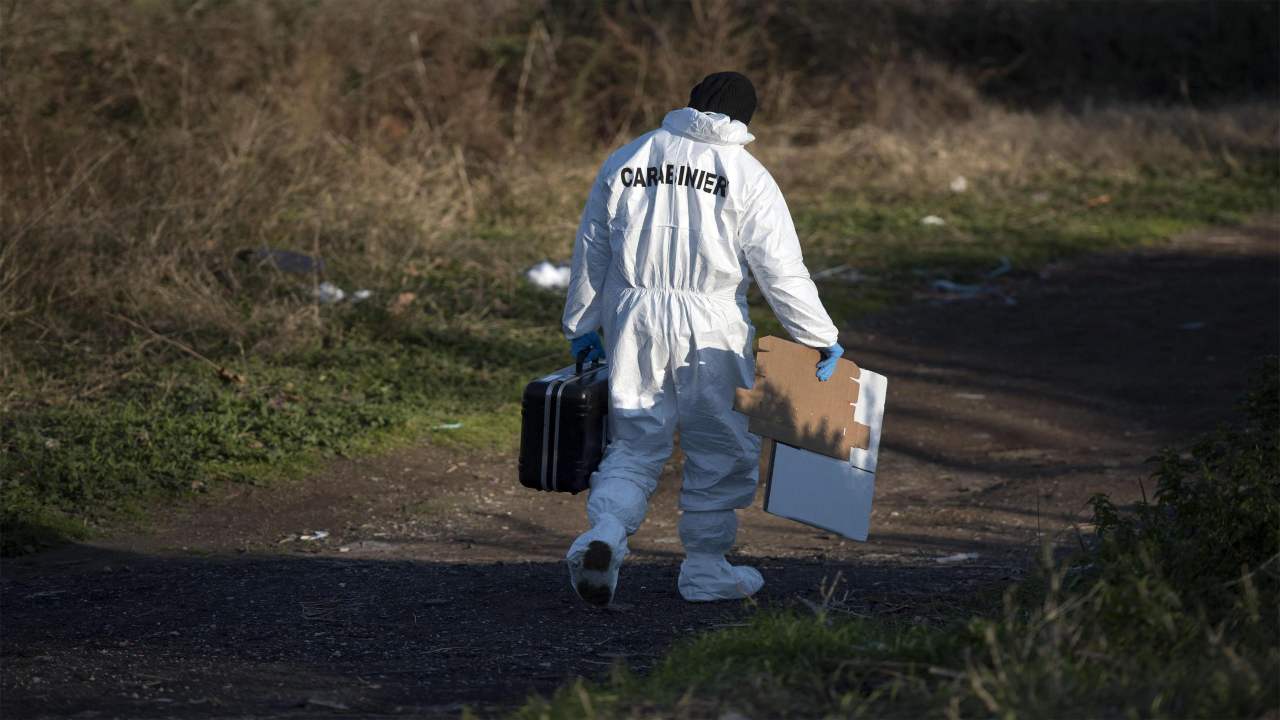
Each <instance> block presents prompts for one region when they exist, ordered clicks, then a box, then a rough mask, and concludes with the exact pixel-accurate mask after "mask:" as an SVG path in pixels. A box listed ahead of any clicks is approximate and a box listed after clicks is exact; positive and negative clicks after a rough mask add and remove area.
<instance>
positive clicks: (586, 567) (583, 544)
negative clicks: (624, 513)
mask: <svg viewBox="0 0 1280 720" xmlns="http://www.w3.org/2000/svg"><path fill="white" fill-rule="evenodd" d="M594 543H603V545H604V546H605V548H607V551H608V552H607V554H606V555H604V556H602V555H601V554H600V553H599V552H596V551H593V549H592V545H593V544H594ZM603 549H604V548H599V546H597V548H596V550H597V551H598V550H603ZM626 557H627V531H626V528H624V527H623V526H622V523H621V522H620V521H619V520H618V519H617V518H616V517H614V516H612V515H607V514H606V515H601V516H600V517H599V518H598V521H597V522H596V524H595V526H594V527H592V528H591V529H590V530H588V531H586V532H584V533H582V534H581V535H579V536H578V539H577V540H574V541H573V544H572V545H570V546H569V552H568V553H567V554H566V555H565V563H566V564H567V565H568V566H569V585H570V586H572V587H573V590H574V592H576V593H578V595H579V597H581V598H582V599H583V600H585V601H586V602H588V603H591V604H592V605H600V606H604V605H608V604H609V603H610V602H612V601H613V594H614V592H616V591H617V589H618V572H619V570H620V569H621V568H622V561H623V560H624V559H625V558H626ZM602 560H603V561H602ZM606 591H607V592H606Z"/></svg>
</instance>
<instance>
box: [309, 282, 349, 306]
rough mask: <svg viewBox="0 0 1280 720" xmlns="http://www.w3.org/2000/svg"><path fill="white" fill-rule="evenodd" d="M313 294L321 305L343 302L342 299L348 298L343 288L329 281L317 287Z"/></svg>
mask: <svg viewBox="0 0 1280 720" xmlns="http://www.w3.org/2000/svg"><path fill="white" fill-rule="evenodd" d="M311 294H312V295H314V296H315V299H316V302H318V303H320V304H321V305H332V304H333V303H339V302H342V299H343V298H345V297H346V296H347V293H346V292H345V291H344V290H343V289H342V288H340V287H338V286H337V285H334V284H333V283H331V282H327V281H326V282H322V283H320V284H319V285H317V286H316V289H315V290H313V291H312V293H311Z"/></svg>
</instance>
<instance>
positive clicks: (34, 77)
mask: <svg viewBox="0 0 1280 720" xmlns="http://www.w3.org/2000/svg"><path fill="white" fill-rule="evenodd" d="M672 7H673V9H669V10H667V11H664V12H665V14H663V15H660V16H658V17H638V16H635V15H634V14H627V13H623V12H611V11H610V10H608V9H604V10H601V9H599V8H592V9H590V10H589V11H584V12H575V11H571V10H547V9H538V8H536V7H531V6H529V5H527V4H523V3H510V4H502V3H498V4H497V5H496V6H495V7H493V8H487V9H486V8H476V7H474V4H472V3H456V4H455V5H451V6H449V7H448V8H443V7H441V6H425V7H424V6H420V5H417V4H414V3H400V2H386V3H379V4H376V5H372V6H370V7H369V8H364V9H357V8H355V7H354V6H353V5H350V4H348V3H341V2H322V3H314V4H297V3H287V2H280V3H236V2H231V3H209V4H201V3H196V4H192V5H190V6H188V5H184V4H182V3H174V4H163V3H146V2H136V3H123V4H122V3H108V2H90V3H85V2H50V3H15V4H13V5H12V6H11V7H9V8H6V9H5V10H3V11H0V22H2V23H3V24H4V32H3V33H0V111H2V113H0V117H3V118H4V121H3V122H0V187H3V189H4V203H3V204H0V223H2V224H3V228H4V232H3V237H4V244H3V245H0V383H2V384H0V411H2V412H3V416H2V417H0V483H2V484H0V537H2V544H3V548H2V549H3V551H4V552H5V553H11V552H22V551H28V550H30V549H32V548H35V547H38V546H39V545H40V544H42V543H44V542H49V541H54V540H57V539H59V538H66V537H76V536H82V535H84V534H85V533H87V532H90V531H92V529H93V528H94V527H95V526H97V525H98V524H99V523H101V522H102V521H103V520H104V519H107V518H110V517H112V516H113V515H115V514H117V513H119V512H120V511H122V510H129V509H131V508H133V509H138V508H145V506H146V504H147V503H149V502H151V501H152V500H153V499H156V498H162V497H173V496H182V495H184V494H187V493H190V492H193V491H195V490H199V489H208V488H212V487H216V485H217V484H218V483H220V482H224V481H232V482H261V481H266V480H269V479H271V478H272V477H275V476H280V475H288V474H294V475H296V474H298V473H300V472H303V471H305V469H306V468H307V467H310V466H311V465H312V464H313V463H314V462H316V461H318V460H320V459H322V458H323V457H325V456H327V455H330V454H333V453H352V452H362V451H368V450H371V449H373V448H375V447H379V446H385V445H387V444H388V443H394V442H409V441H418V440H420V439H421V438H422V437H423V436H424V434H425V435H429V437H430V438H431V441H433V442H444V443H456V444H460V445H462V446H464V447H467V448H473V449H480V450H491V449H497V450H501V451H508V450H510V448H511V446H512V443H513V440H514V436H515V432H514V431H515V429H516V425H517V422H518V406H517V400H518V397H519V390H520V388H521V386H522V384H523V383H524V382H525V381H527V380H528V379H529V378H530V377H533V376H534V375H535V374H537V373H540V372H543V371H545V370H546V369H548V368H550V367H553V366H555V365H557V364H558V363H560V362H563V361H566V360H567V353H566V352H565V350H564V344H563V342H562V340H561V339H560V338H559V337H558V334H557V331H556V323H557V316H558V311H559V303H560V300H559V298H558V297H556V296H555V295H554V294H550V293H544V292H541V291H539V290H537V289H536V288H533V287H531V286H530V285H528V284H527V283H526V282H524V281H523V279H522V278H521V272H522V271H523V270H524V269H525V268H527V267H529V266H530V265H532V264H533V263H535V262H537V261H539V260H542V259H544V258H552V259H565V258H567V256H568V253H569V249H570V246H571V242H572V232H573V228H574V227H575V226H576V220H577V215H578V212H579V211H580V203H581V202H582V199H583V197H584V195H585V188H586V187H587V183H588V182H589V179H590V177H591V175H592V173H593V172H594V169H595V167H596V166H597V164H598V163H599V162H600V160H601V159H602V156H603V153H604V152H605V151H606V150H607V149H608V148H609V147H612V146H613V145H616V144H617V143H618V142H619V141H621V140H623V139H625V138H627V137H629V136H630V135H632V134H635V133H638V132H641V131H643V130H645V129H647V128H649V127H652V126H653V125H654V124H655V123H656V122H658V121H659V120H660V118H661V115H662V113H663V112H664V111H665V110H667V109H669V108H670V107H672V106H676V105H679V104H681V100H682V98H683V97H684V94H685V93H686V92H687V87H688V85H689V84H690V83H691V82H692V81H694V80H696V79H697V78H698V77H700V76H701V75H702V74H703V73H705V72H707V71H710V70H715V69H721V68H722V67H739V68H745V69H746V70H748V71H750V72H751V73H752V74H753V75H754V76H755V78H756V81H757V84H758V85H759V86H760V88H761V95H762V98H763V106H762V108H761V110H760V113H759V120H758V121H757V122H756V123H753V131H755V132H756V134H757V135H758V136H759V138H760V140H759V141H758V143H757V144H756V145H754V146H753V150H754V151H755V152H757V153H758V154H759V155H760V156H761V158H762V159H763V160H764V161H765V163H766V165H768V166H769V167H770V168H772V169H773V171H774V174H775V175H776V176H777V178H778V179H779V182H780V183H781V185H782V186H783V189H784V191H786V192H787V194H788V199H789V202H790V204H791V206H792V208H793V211H794V213H795V216H796V221H797V226H798V228H799V230H800V232H801V234H802V236H803V240H804V242H805V245H806V250H807V252H808V255H809V258H810V265H811V268H812V269H814V270H820V269H823V268H827V267H833V266H839V265H846V264H847V265H850V266H853V267H856V268H857V269H858V270H860V271H861V272H863V273H864V274H866V275H867V276H868V277H869V278H870V280H869V281H867V282H864V283H860V284H856V285H848V284H844V283H840V282H830V283H825V284H824V286H823V292H824V297H825V298H826V300H827V302H828V303H829V304H830V305H831V307H832V308H833V313H834V314H835V315H836V316H837V317H838V318H839V319H841V320H846V321H847V320H851V319H853V318H854V317H856V316H857V315H858V314H859V313H862V312H866V311H868V310H872V309H874V308H876V307H882V306H883V305H885V304H886V303H893V302H898V301H900V300H901V299H903V298H905V297H908V296H909V295H910V294H911V293H912V292H913V291H915V290H917V289H920V288H922V287H923V286H924V285H925V284H926V283H927V281H928V280H929V279H930V278H934V277H950V278H952V279H955V280H959V281H964V280H970V279H975V278H977V277H978V275H979V273H980V272H981V271H983V270H986V269H989V268H990V267H993V266H994V265H995V264H996V262H997V260H998V258H1000V257H1002V256H1004V257H1008V258H1009V259H1010V260H1011V261H1012V262H1013V264H1014V267H1015V269H1016V271H1018V272H1021V271H1027V270H1033V269H1035V268H1036V267H1037V266H1038V265H1040V264H1042V263H1044V262H1046V261H1049V260H1052V259H1054V258H1059V257H1064V256H1069V255H1072V254H1075V253H1080V252H1087V251H1098V250H1107V249H1113V248H1122V247H1132V246H1134V245H1139V244H1144V243H1158V242H1160V241H1161V239H1163V238H1166V237H1168V236H1169V235H1171V234H1173V233H1176V232H1178V231H1180V230H1183V229H1186V228H1188V227H1192V226H1196V225H1202V224H1211V223H1231V222H1235V221H1237V220H1239V219H1241V218H1243V217H1245V216H1247V215H1249V214H1251V213H1254V212H1257V211H1260V210H1263V209H1267V208H1270V207H1274V206H1275V204H1276V198H1277V191H1276V180H1277V177H1280V172H1278V171H1277V163H1276V160H1275V138H1276V131H1275V125H1276V121H1275V117H1274V113H1273V112H1272V110H1273V108H1271V106H1270V105H1266V104H1257V103H1250V102H1248V101H1242V102H1235V103H1230V104H1224V105H1222V106H1220V107H1218V108H1217V109H1205V110H1197V109H1195V108H1194V107H1193V106H1192V105H1191V104H1190V98H1182V99H1181V100H1178V101H1177V102H1174V103H1173V104H1171V105H1170V104H1168V103H1166V104H1165V105H1163V106H1161V107H1156V106H1148V105H1143V104H1140V103H1138V102H1137V101H1134V100H1132V99H1126V98H1125V97H1124V96H1123V95H1122V96H1121V97H1119V99H1117V100H1116V102H1114V103H1112V104H1110V105H1109V106H1108V107H1107V108H1105V109H1099V110H1083V109H1082V110H1075V111H1071V112H1068V111H1065V110H1062V109H1055V108H1054V107H1052V106H1044V105H1042V106H1038V109H1035V110H1018V109H1011V107H1012V106H1011V105H1010V104H1008V103H1006V102H1001V101H994V100H991V99H989V98H987V97H986V96H985V95H984V94H983V93H984V91H987V90H991V91H992V92H995V91H996V90H998V89H999V88H998V87H996V86H991V87H987V86H984V85H983V83H984V82H988V83H989V82H991V81H988V80H983V78H984V77H988V76H989V74H984V72H978V71H977V70H966V69H965V67H964V65H963V63H962V62H960V60H963V58H960V60H957V59H956V58H957V57H959V56H958V55H956V53H961V52H962V50H963V48H960V49H956V48H952V50H953V55H954V56H955V57H952V58H950V60H949V61H948V62H951V63H953V64H948V63H947V62H943V61H942V60H934V59H930V58H929V57H928V56H927V55H924V54H921V52H920V49H919V48H915V47H912V46H911V45H910V43H909V42H907V41H906V40H904V44H902V45H901V46H894V47H886V46H885V45H884V44H883V43H871V42H867V40H868V38H873V37H877V36H878V35H881V36H882V35H886V34H892V33H894V32H897V31H898V30H900V29H901V28H898V27H897V25H895V23H896V24H901V23H910V22H924V20H928V18H925V19H924V20H921V19H919V18H916V19H914V20H913V19H912V18H910V17H899V16H898V15H896V14H895V13H889V12H886V13H881V14H880V15H879V16H877V17H875V18H870V17H866V16H864V17H861V18H860V22H859V23H858V24H857V27H858V28H859V29H858V30H857V31H854V30H850V31H849V32H850V33H853V34H851V35H849V36H848V37H844V36H840V35H835V36H833V35H831V33H830V31H829V30H828V29H827V28H828V27H832V26H831V25H827V24H813V23H807V22H804V17H805V16H804V13H806V12H810V11H812V12H818V10H813V9H810V10H805V9H799V10H797V11H796V12H797V13H799V14H797V15H786V14H779V13H773V14H770V12H769V11H767V9H761V10H760V11H759V12H760V13H761V15H760V16H759V17H756V16H754V15H753V16H752V17H749V18H748V17H744V16H741V14H740V13H738V12H736V11H735V10H734V6H733V5H732V4H731V3H707V4H700V5H698V6H697V8H696V9H695V10H693V11H691V10H689V9H688V8H677V7H675V6H672ZM828 11H830V8H827V9H826V10H822V12H823V13H826V12H828ZM965 12H969V11H968V10H966V11H965ZM1026 12H1039V10H1038V9H1035V10H1027V11H1026ZM1240 12H1244V11H1243V10H1232V11H1231V12H1230V13H1227V15H1230V14H1231V13H1240ZM1250 12H1252V11H1250ZM873 14H874V13H873ZM1246 14H1247V13H1246ZM935 19H936V18H935ZM1052 26H1053V27H1063V25H1062V24H1061V23H1056V24H1053V25H1052ZM850 27H853V26H852V25H850ZM929 27H933V26H932V25H930V26H929ZM975 27H977V25H975ZM857 33H865V35H858V34H857ZM877 34H878V35H877ZM766 36H767V37H770V38H774V39H775V40H776V39H777V38H780V37H789V38H790V41H788V42H784V43H777V42H767V43H766V42H756V41H757V40H761V39H762V38H764V37H766ZM708 37H713V38H719V39H718V40H716V41H715V42H714V43H712V46H713V47H711V49H710V50H708V49H707V47H708V45H707V42H706V38H708ZM904 37H906V36H904ZM730 39H732V40H733V42H730V41H729V40H730ZM917 40H918V37H917ZM926 40H927V38H926ZM655 44H657V45H661V46H662V47H664V48H666V50H670V52H668V51H666V50H664V51H663V52H660V53H655V52H654V51H653V48H654V47H655ZM694 47H696V48H699V51H698V52H687V51H686V50H687V49H689V48H694ZM795 47H808V48H817V49H819V50H820V51H821V52H822V53H824V54H829V55H830V56H831V58H832V59H835V58H839V59H841V60H842V62H845V63H846V67H845V70H843V71H841V72H840V73H838V74H826V75H824V74H813V73H808V72H807V71H806V72H804V73H802V72H801V70H802V69H803V68H805V67H808V65H806V63H808V62H809V60H808V59H806V58H809V55H808V54H806V55H804V56H803V57H802V56H797V55H795V54H794V52H793V51H792V50H791V48H795ZM606 49H607V52H606ZM1238 54H1239V53H1236V55H1238ZM1214 57H1215V58H1216V60H1215V62H1218V61H1222V62H1225V60H1221V58H1228V55H1227V54H1222V53H1219V54H1217V55H1215V56H1214ZM1231 57H1235V56H1234V55H1232V56H1231ZM1228 59H1229V58H1228ZM638 63H639V64H643V65H644V68H643V69H644V72H640V65H638ZM645 63H647V64H645ZM1220 69H1221V68H1220ZM1220 74H1221V73H1219V75H1220ZM846 83H847V84H846ZM1018 87H1019V88H1026V87H1029V86H1028V85H1027V84H1026V83H1025V82H1024V83H1021V84H1019V85H1018ZM957 176H964V177H966V178H967V180H968V185H969V187H968V189H967V190H966V191H965V192H963V193H954V192H952V191H950V190H949V189H948V186H949V183H950V182H951V180H952V179H953V178H955V177H957ZM1103 196H1107V198H1108V199H1109V201H1107V202H1103V201H1101V200H1099V199H1098V198H1101V197H1103ZM1091 201H1092V202H1091ZM930 214H932V215H938V216H941V217H943V218H944V219H945V220H946V221H947V224H946V225H944V226H942V227H927V226H923V225H921V224H920V219H921V218H922V217H924V216H925V215H930ZM261 248H284V249H289V250H295V251H300V252H306V253H310V254H312V255H315V256H318V257H322V258H323V259H324V260H325V263H326V265H325V269H324V271H323V272H322V273H314V274H306V275H293V274H288V273H282V272H279V271H277V270H274V269H272V268H265V267H261V266H254V265H253V264H251V263H246V262H243V261H240V260H238V259H237V255H238V253H240V251H243V250H246V249H249V250H253V249H261ZM917 271H918V272H917ZM322 280H328V281H332V282H335V283H337V284H338V285H340V286H342V287H344V288H346V289H347V290H348V291H350V290H354V289H357V288H368V289H371V290H372V291H373V296H372V297H371V298H370V299H369V300H367V301H365V302H364V303H361V304H350V303H342V304H338V305H321V304H317V303H316V302H315V301H314V299H313V297H312V291H313V289H314V288H315V286H316V285H317V284H318V283H319V282H320V281H322ZM756 314H757V318H758V320H759V322H760V324H761V325H762V331H766V332H768V331H773V328H772V327H771V321H770V320H769V318H768V313H767V311H766V310H764V309H763V308H757V313H756ZM456 422H461V423H462V424H463V427H462V428H461V429H459V430H433V428H435V427H437V426H441V425H447V424H452V423H456Z"/></svg>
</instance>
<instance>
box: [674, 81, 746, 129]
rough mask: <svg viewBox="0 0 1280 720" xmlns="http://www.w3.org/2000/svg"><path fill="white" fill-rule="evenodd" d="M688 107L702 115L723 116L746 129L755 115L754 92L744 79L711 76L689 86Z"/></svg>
mask: <svg viewBox="0 0 1280 720" xmlns="http://www.w3.org/2000/svg"><path fill="white" fill-rule="evenodd" d="M689 107H691V108H693V109H694V110H701V111H702V112H716V113H724V114H725V115H728V116H729V117H730V118H732V119H734V120H737V121H738V122H741V123H742V124H743V125H746V124H749V123H750V122H751V115H752V114H753V113H754V112H755V111H756V88H755V86H754V85H752V84H751V81H750V80H748V79H747V77H746V76H745V75H742V74H739V73H736V72H718V73H712V74H710V75H708V76H706V77H705V78H703V79H702V82H700V83H698V84H697V85H695V86H693V91H692V92H690V93H689Z"/></svg>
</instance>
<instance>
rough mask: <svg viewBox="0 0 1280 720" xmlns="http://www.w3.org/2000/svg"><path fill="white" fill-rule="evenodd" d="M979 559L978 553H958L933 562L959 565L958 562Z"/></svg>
mask: <svg viewBox="0 0 1280 720" xmlns="http://www.w3.org/2000/svg"><path fill="white" fill-rule="evenodd" d="M977 559H978V553H956V554H955V555H946V556H943V557H936V558H934V559H933V561H934V562H940V563H958V562H965V561H967V560H977Z"/></svg>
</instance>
